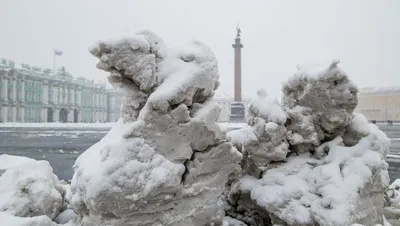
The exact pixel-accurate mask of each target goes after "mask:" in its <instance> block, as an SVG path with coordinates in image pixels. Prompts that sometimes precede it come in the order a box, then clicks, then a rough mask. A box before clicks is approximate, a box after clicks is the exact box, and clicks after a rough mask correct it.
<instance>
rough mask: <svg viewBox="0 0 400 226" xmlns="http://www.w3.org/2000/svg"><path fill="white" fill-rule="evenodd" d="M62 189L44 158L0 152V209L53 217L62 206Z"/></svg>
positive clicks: (30, 215) (11, 212)
mask: <svg viewBox="0 0 400 226" xmlns="http://www.w3.org/2000/svg"><path fill="white" fill-rule="evenodd" d="M64 192H65V191H64V189H63V188H62V186H60V183H59V181H58V178H57V176H55V175H54V174H53V169H52V168H51V167H50V164H49V163H48V162H47V161H36V160H34V159H30V158H26V157H18V156H12V155H0V211H3V212H7V213H9V214H12V215H15V216H19V217H34V216H40V215H46V216H47V217H49V218H50V219H54V218H55V217H56V216H57V214H58V213H59V211H60V210H61V209H62V208H63V194H64Z"/></svg>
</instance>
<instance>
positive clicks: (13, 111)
mask: <svg viewBox="0 0 400 226" xmlns="http://www.w3.org/2000/svg"><path fill="white" fill-rule="evenodd" d="M12 121H13V122H16V121H17V107H15V106H12Z"/></svg>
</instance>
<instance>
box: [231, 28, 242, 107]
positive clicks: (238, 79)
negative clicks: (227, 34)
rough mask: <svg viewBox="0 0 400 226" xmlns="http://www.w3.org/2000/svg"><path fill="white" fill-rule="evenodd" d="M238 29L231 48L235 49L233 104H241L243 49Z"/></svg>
mask: <svg viewBox="0 0 400 226" xmlns="http://www.w3.org/2000/svg"><path fill="white" fill-rule="evenodd" d="M240 33H241V31H240V29H239V28H237V35H236V39H235V44H233V45H232V47H233V48H234V49H235V102H242V58H241V57H242V56H241V49H242V48H243V45H242V43H241V42H240Z"/></svg>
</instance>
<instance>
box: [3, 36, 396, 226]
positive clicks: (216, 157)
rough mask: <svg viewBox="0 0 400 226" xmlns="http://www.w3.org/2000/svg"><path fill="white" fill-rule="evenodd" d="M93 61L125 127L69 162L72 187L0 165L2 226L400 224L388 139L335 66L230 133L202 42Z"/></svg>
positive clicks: (152, 44)
mask: <svg viewBox="0 0 400 226" xmlns="http://www.w3.org/2000/svg"><path fill="white" fill-rule="evenodd" d="M89 51H90V53H91V54H92V55H94V56H95V57H97V58H98V59H99V61H98V63H97V68H99V69H101V70H104V71H107V72H109V74H110V75H109V78H108V80H109V82H110V83H111V85H112V86H113V87H114V89H115V90H116V92H117V93H118V94H119V95H120V96H121V97H122V106H121V118H120V120H119V121H118V122H116V123H115V124H114V126H113V127H112V129H111V130H110V132H109V133H108V134H107V135H106V136H105V137H104V138H103V139H102V140H101V141H100V142H98V143H96V144H95V145H93V146H92V147H91V148H89V149H88V150H87V151H85V152H84V153H83V154H82V155H80V156H79V158H78V159H77V160H76V162H75V165H74V171H75V173H74V176H73V179H72V182H71V187H69V185H65V184H62V183H60V182H59V181H58V179H57V178H56V177H55V176H54V175H53V173H52V170H51V168H50V166H49V165H48V163H46V162H43V161H35V160H31V159H27V158H20V157H11V156H6V155H3V156H0V191H1V192H0V218H1V219H4V220H5V221H6V222H7V223H8V224H7V225H66V226H73V225H79V226H101V225H104V226H105V225H107V226H108V225H112V226H119V225H130V226H131V225H132V226H153V225H154V226H155V225H157V226H160V225H170V226H181V225H209V226H211V225H215V226H216V225H223V226H238V225H241V226H245V225H260V226H261V225H286V226H309V225H324V226H325V225H326V226H338V225H343V226H348V225H368V226H370V225H371V226H372V225H390V224H389V223H388V221H389V222H394V223H396V221H398V219H399V217H398V216H399V215H398V213H397V212H398V211H397V209H396V208H397V205H398V200H400V198H398V191H397V190H398V188H397V187H400V186H397V185H392V186H391V187H389V190H386V188H387V187H388V186H389V184H388V183H389V176H388V171H387V169H388V164H387V163H386V161H385V156H386V154H387V153H388V150H389V146H390V140H389V139H388V138H387V137H386V135H385V134H384V133H383V132H382V131H380V130H379V129H378V127H376V126H375V125H372V124H369V123H368V122H367V120H366V118H365V117H364V116H362V115H359V114H355V113H353V110H354V109H355V107H356V106H357V93H358V90H357V87H356V86H355V85H354V84H353V83H352V82H351V81H350V80H349V78H348V76H347V75H346V73H345V72H344V71H343V70H342V69H340V68H339V67H338V66H337V65H338V63H339V62H338V61H333V62H332V63H331V64H330V65H327V66H326V67H322V66H315V67H299V68H298V72H297V73H295V74H294V75H293V76H292V77H290V78H289V79H288V80H287V81H286V82H285V83H284V85H283V94H284V96H283V99H282V101H278V100H277V98H275V97H272V96H268V95H267V92H265V91H264V90H262V89H260V90H259V91H258V92H257V95H256V97H255V98H254V99H253V100H252V101H251V102H250V103H249V105H248V106H247V112H246V116H247V125H246V126H244V127H243V128H241V129H238V130H235V131H231V132H228V133H226V129H225V128H222V127H221V125H220V124H217V123H216V120H217V118H218V116H219V112H220V107H219V106H218V104H216V103H215V102H213V100H212V98H213V96H214V91H215V90H216V89H217V88H218V86H219V81H218V79H219V72H218V65H217V60H216V59H215V56H214V54H213V52H212V51H211V50H210V48H209V47H207V46H206V45H205V44H203V43H201V42H198V41H193V42H190V43H188V44H186V45H183V46H182V47H179V48H169V47H168V46H166V45H165V44H164V42H163V41H162V39H161V38H160V37H158V36H157V35H155V34H154V33H152V32H150V31H142V32H138V33H137V34H136V35H134V36H131V37H123V38H118V39H110V40H103V41H99V42H97V43H95V44H94V45H93V46H92V47H90V50H89ZM15 178H18V179H17V180H15ZM396 186H397V187H396ZM45 197H46V198H45ZM385 198H386V201H385ZM384 213H385V215H386V216H387V218H388V221H386V219H385V217H384Z"/></svg>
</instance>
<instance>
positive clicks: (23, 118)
mask: <svg viewBox="0 0 400 226" xmlns="http://www.w3.org/2000/svg"><path fill="white" fill-rule="evenodd" d="M20 109H21V110H20V111H21V122H25V107H21V108H20Z"/></svg>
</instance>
